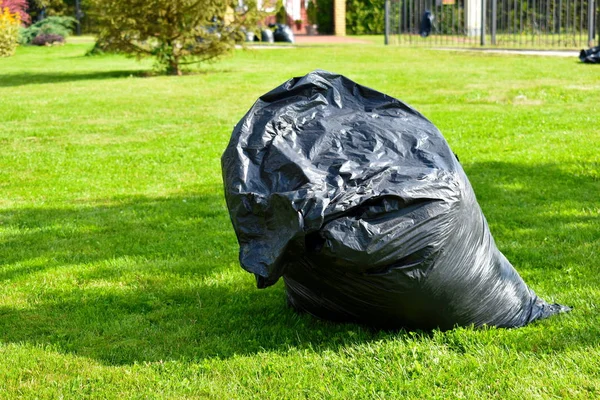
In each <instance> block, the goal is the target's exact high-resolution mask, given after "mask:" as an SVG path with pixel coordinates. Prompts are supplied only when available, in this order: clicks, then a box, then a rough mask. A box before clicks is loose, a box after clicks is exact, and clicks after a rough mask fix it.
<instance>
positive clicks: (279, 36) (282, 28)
mask: <svg viewBox="0 0 600 400" xmlns="http://www.w3.org/2000/svg"><path fill="white" fill-rule="evenodd" d="M269 26H270V27H274V28H275V31H274V32H273V38H274V39H275V41H276V42H287V43H294V41H295V38H294V32H293V31H292V28H290V27H289V26H287V25H284V24H271V25H269Z"/></svg>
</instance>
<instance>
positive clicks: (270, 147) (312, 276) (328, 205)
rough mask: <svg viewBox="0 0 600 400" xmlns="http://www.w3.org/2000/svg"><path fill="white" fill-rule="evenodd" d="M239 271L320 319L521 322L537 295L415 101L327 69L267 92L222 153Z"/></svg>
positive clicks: (546, 307) (420, 324) (530, 317)
mask: <svg viewBox="0 0 600 400" xmlns="http://www.w3.org/2000/svg"><path fill="white" fill-rule="evenodd" d="M222 167H223V179H224V185H225V196H226V200H227V206H228V208H229V212H230V216H231V220H232V223H233V226H234V229H235V232H236V235H237V238H238V241H239V244H240V263H241V265H242V267H243V268H244V269H246V270H247V271H249V272H251V273H253V274H255V276H256V280H257V285H258V287H259V288H265V287H267V286H270V285H273V284H274V283H275V282H277V280H278V279H279V278H280V277H283V279H284V281H285V286H286V291H287V296H288V300H289V303H290V304H291V305H292V306H293V307H295V308H296V309H298V310H300V311H306V312H309V313H311V314H313V315H316V316H318V317H322V318H326V319H331V320H337V321H354V322H360V323H365V324H368V325H372V326H375V327H385V328H388V327H389V328H395V327H404V328H410V329H412V328H419V329H430V328H436V327H439V328H441V329H449V328H452V327H454V326H456V325H461V326H466V325H471V324H474V325H475V326H481V325H493V326H499V327H518V326H523V325H525V324H527V323H530V322H532V321H534V320H537V319H540V318H545V317H548V316H550V315H552V314H555V313H557V312H560V311H566V310H568V308H566V307H563V306H560V305H557V304H553V305H550V304H547V303H546V302H544V301H543V300H542V299H540V298H539V297H537V296H536V295H535V293H534V292H533V291H532V290H530V289H529V288H528V287H527V285H526V284H525V283H524V282H523V280H522V279H521V277H520V276H519V275H518V273H517V272H516V271H515V269H514V268H513V267H512V266H511V264H510V263H509V262H508V260H507V259H506V258H505V257H504V256H503V255H502V253H500V251H499V250H498V249H497V248H496V245H495V244H494V240H493V238H492V236H491V234H490V232H489V229H488V225H487V223H486V220H485V218H484V216H483V214H482V212H481V209H480V207H479V205H478V204H477V201H476V199H475V195H474V193H473V189H472V188H471V185H470V184H469V180H468V179H467V177H466V175H465V173H464V171H463V169H462V167H461V165H460V163H459V162H458V160H457V158H456V157H455V155H454V154H453V153H452V151H451V150H450V147H449V146H448V143H447V142H446V140H445V139H444V138H443V137H442V135H441V133H440V132H439V131H438V130H437V128H436V127H435V126H434V125H433V124H432V123H431V122H429V121H428V120H427V119H426V118H425V117H423V116H422V115H421V114H420V113H418V112H417V111H415V110H414V109H412V108H411V107H409V106H407V105H406V104H404V103H402V102H400V101H398V100H396V99H394V98H392V97H389V96H387V95H385V94H382V93H379V92H376V91H374V90H371V89H368V88H366V87H363V86H360V85H358V84H356V83H354V82H352V81H351V80H349V79H347V78H345V77H343V76H340V75H336V74H333V73H329V72H325V71H315V72H312V73H310V74H308V75H306V76H304V77H302V78H294V79H291V80H289V81H288V82H286V83H284V84H283V85H281V86H279V87H278V88H276V89H274V90H273V91H271V92H269V93H267V94H265V95H263V96H262V97H261V98H260V99H259V100H258V101H257V102H256V103H255V104H254V106H253V107H252V108H251V109H250V111H249V112H248V113H247V114H246V116H245V117H244V118H243V119H242V120H241V121H240V122H239V123H238V124H237V126H236V127H235V129H234V131H233V134H232V137H231V141H230V143H229V145H228V147H227V149H226V150H225V152H224V154H223V157H222Z"/></svg>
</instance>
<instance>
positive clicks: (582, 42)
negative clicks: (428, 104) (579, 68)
mask: <svg viewBox="0 0 600 400" xmlns="http://www.w3.org/2000/svg"><path fill="white" fill-rule="evenodd" d="M599 2H600V0H387V1H386V3H385V4H386V13H385V15H386V43H388V44H400V45H413V46H438V47H461V46H462V47H474V46H494V47H499V48H531V49H533V48H540V49H550V48H564V49H571V48H572V49H581V48H584V47H588V46H593V45H595V44H597V43H598V41H597V40H595V39H596V36H597V35H598V32H596V27H597V26H598V20H599V15H598V3H599Z"/></svg>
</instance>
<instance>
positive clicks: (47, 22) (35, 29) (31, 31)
mask: <svg viewBox="0 0 600 400" xmlns="http://www.w3.org/2000/svg"><path fill="white" fill-rule="evenodd" d="M76 24H77V20H76V19H75V18H71V17H48V18H46V19H43V20H41V21H38V22H36V23H35V24H33V25H31V26H29V27H28V28H24V29H21V33H20V38H19V41H20V43H21V44H31V43H33V40H34V39H35V38H36V37H37V36H38V35H58V36H62V37H63V40H64V38H66V37H67V36H69V35H70V34H71V33H72V32H73V28H75V25H76Z"/></svg>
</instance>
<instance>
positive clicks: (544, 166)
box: [0, 40, 600, 399]
mask: <svg viewBox="0 0 600 400" xmlns="http://www.w3.org/2000/svg"><path fill="white" fill-rule="evenodd" d="M89 47H90V43H89V42H86V41H85V40H83V41H81V40H80V41H78V42H73V43H71V44H68V45H66V46H64V47H53V48H33V47H32V48H19V49H18V51H17V54H16V56H14V57H12V58H8V59H0V116H1V124H0V191H1V192H0V193H1V196H0V398H2V399H14V398H17V397H25V398H41V399H45V398H48V399H50V398H52V399H54V398H61V397H62V398H98V399H105V398H115V399H117V398H119V399H120V398H182V397H187V398H206V397H207V398H252V397H254V398H259V399H263V398H272V399H283V398H309V399H320V398H324V399H328V398H340V399H349V398H357V399H370V398H388V399H400V398H440V399H450V398H472V399H482V398H498V399H505V398H515V399H529V398H540V399H547V398H561V397H562V398H581V399H589V398H598V397H600V316H599V313H598V311H599V307H600V274H599V267H600V218H599V217H600V131H599V130H598V115H599V114H600V113H599V111H600V80H599V79H598V75H599V74H600V68H598V67H596V66H590V65H583V64H579V63H578V62H577V60H576V59H565V58H551V57H525V56H508V55H507V56H504V55H488V54H478V53H473V54H471V53H464V52H440V51H434V50H428V49H403V48H397V47H387V48H386V47H384V46H381V45H356V46H338V47H327V46H320V47H305V48H302V47H298V48H289V49H267V50H264V49H262V50H255V51H236V53H235V54H234V55H233V56H232V57H228V58H225V59H223V60H222V61H220V62H218V63H215V64H210V65H207V66H203V67H201V68H200V70H199V73H197V74H194V75H188V76H184V77H160V76H157V77H140V76H142V75H143V74H142V72H144V71H147V70H148V69H150V68H151V62H150V61H145V62H144V63H141V64H140V63H137V62H136V61H135V60H131V59H127V58H124V57H121V56H112V55H107V56H101V57H84V56H83V54H84V53H85V51H86V50H87V49H88V48H89ZM315 68H322V69H329V70H332V71H335V72H339V73H343V74H345V75H346V76H348V77H349V78H351V79H353V80H355V81H357V82H359V83H362V84H365V85H367V86H370V87H373V88H375V89H378V90H380V91H384V92H386V93H388V94H390V95H393V96H396V97H398V98H400V99H402V100H404V101H406V102H408V103H409V104H411V105H412V106H414V107H416V108H417V109H418V110H420V111H421V112H422V113H424V114H425V115H426V116H427V117H428V118H430V119H431V120H432V121H433V122H434V123H435V124H436V125H437V126H438V127H439V128H440V130H441V131H442V132H443V133H444V135H445V137H446V138H447V140H448V141H449V143H450V145H451V146H452V149H453V150H454V152H456V153H457V154H458V155H459V157H460V160H461V162H462V163H463V165H464V167H465V170H466V171H467V174H468V176H469V178H470V180H471V183H472V184H473V186H474V189H475V192H476V194H477V196H478V199H479V202H480V204H481V206H482V208H483V211H484V213H485V215H486V217H487V219H488V221H489V223H490V227H491V231H492V234H493V235H494V237H495V239H496V242H497V244H498V247H499V248H500V249H501V250H502V251H503V252H504V254H505V255H506V256H507V257H508V259H509V260H511V261H512V263H513V264H514V265H515V267H516V269H517V270H518V271H519V273H520V274H521V275H522V276H523V278H524V279H525V281H526V282H527V283H528V284H529V285H530V287H531V288H532V289H533V290H535V291H536V292H537V293H538V294H539V295H540V296H542V297H543V298H545V299H546V300H548V301H551V302H560V303H562V304H566V305H569V306H572V307H573V311H572V312H571V313H569V314H565V315H559V316H557V317H553V318H551V319H548V320H544V321H541V322H538V323H534V324H532V325H530V326H527V327H525V328H522V329H513V330H507V329H479V330H475V329H466V328H461V329H456V330H453V331H449V332H437V331H434V332H404V331H400V332H376V331H371V330H369V329H368V328H365V327H361V326H356V325H350V324H332V323H328V322H324V321H319V320H316V319H314V318H311V317H309V316H306V315H297V314H295V313H294V312H293V311H292V310H291V309H289V308H287V306H286V303H285V297H284V287H283V285H282V283H281V282H279V283H278V284H277V285H275V286H274V287H272V288H269V289H266V290H258V289H255V287H254V278H253V276H251V275H250V274H248V273H246V272H244V271H243V270H242V269H241V268H240V267H239V265H238V262H237V250H238V247H237V243H236V239H235V236H234V233H233V230H232V228H231V224H230V221H229V216H228V214H227V210H226V207H225V202H224V200H223V195H222V183H221V171H220V160H219V158H220V155H221V153H222V151H223V149H224V148H225V145H226V143H227V141H228V139H229V135H230V133H231V130H232V128H233V126H234V124H235V123H236V122H237V121H238V120H239V119H240V118H241V117H242V116H243V115H244V113H245V112H246V111H247V110H248V108H249V107H250V106H251V105H252V104H253V102H254V101H255V100H256V99H257V97H258V96H260V95H261V94H263V93H265V92H266V91H268V90H270V89H272V88H273V87H275V86H277V85H279V84H280V83H282V82H283V81H285V80H287V79H289V78H290V77H293V76H298V75H303V74H305V73H307V72H309V71H310V70H312V69H315Z"/></svg>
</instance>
